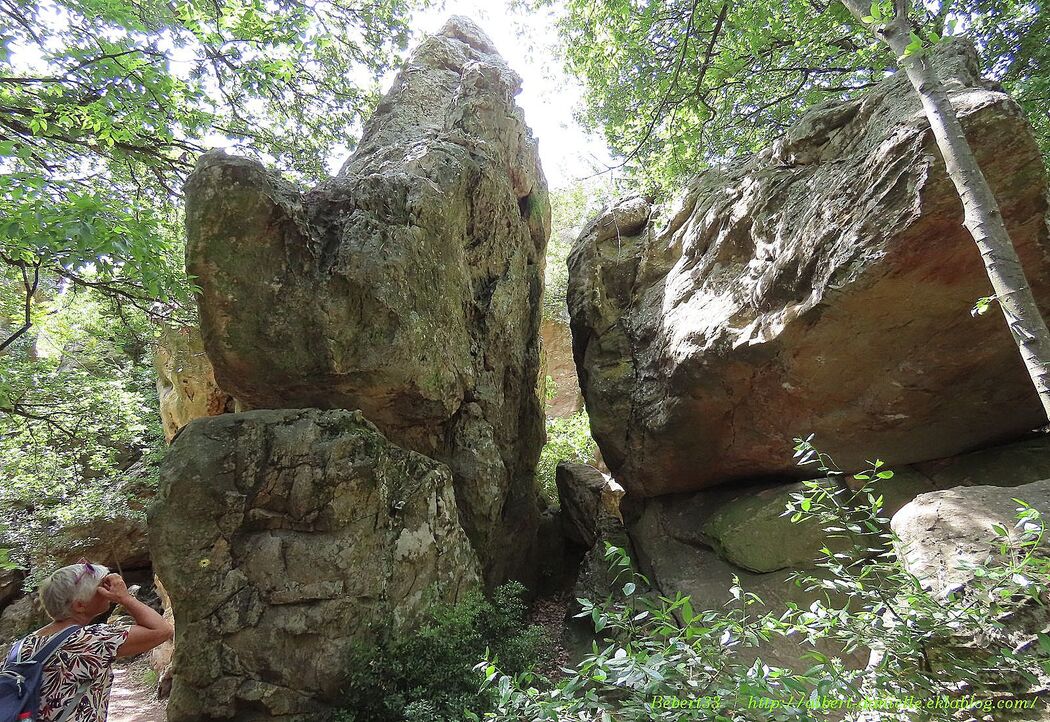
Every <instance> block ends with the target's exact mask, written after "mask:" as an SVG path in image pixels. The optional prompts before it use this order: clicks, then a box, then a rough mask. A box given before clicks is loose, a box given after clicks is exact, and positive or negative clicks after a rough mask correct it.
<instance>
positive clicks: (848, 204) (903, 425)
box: [568, 43, 1050, 496]
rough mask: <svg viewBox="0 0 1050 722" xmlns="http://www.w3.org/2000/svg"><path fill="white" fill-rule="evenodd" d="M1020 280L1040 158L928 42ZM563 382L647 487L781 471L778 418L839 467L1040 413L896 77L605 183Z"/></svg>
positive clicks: (995, 437) (948, 442)
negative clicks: (725, 156)
mask: <svg viewBox="0 0 1050 722" xmlns="http://www.w3.org/2000/svg"><path fill="white" fill-rule="evenodd" d="M936 62H937V63H938V66H939V68H940V69H941V75H942V77H944V78H946V79H948V81H949V90H950V96H951V98H952V100H953V103H954V104H955V106H956V108H957V110H958V112H959V114H960V116H961V118H962V122H963V125H964V127H965V128H966V130H967V133H968V135H969V137H970V140H971V141H972V144H973V147H974V150H975V152H976V154H977V156H978V160H979V162H980V163H981V166H982V168H983V169H984V172H985V174H986V176H987V177H988V180H989V182H990V183H991V185H992V188H993V189H994V191H995V192H996V195H997V197H998V200H999V203H1000V205H1001V208H1002V212H1003V216H1004V218H1005V220H1006V225H1007V227H1008V229H1009V230H1010V233H1011V235H1012V237H1013V240H1014V243H1015V245H1016V246H1017V249H1018V252H1019V254H1020V256H1021V258H1022V260H1023V262H1024V264H1025V268H1026V270H1027V273H1028V274H1029V280H1030V282H1031V284H1032V286H1033V289H1034V291H1035V294H1036V297H1037V298H1038V299H1040V301H1041V302H1044V303H1045V302H1047V301H1050V283H1048V281H1050V278H1048V270H1050V265H1048V262H1047V252H1048V251H1050V242H1048V231H1047V223H1046V210H1047V203H1046V192H1047V186H1046V177H1045V171H1044V168H1043V163H1042V160H1041V158H1040V155H1039V150H1038V148H1037V146H1036V143H1035V141H1034V139H1033V137H1032V135H1031V132H1030V129H1029V127H1028V125H1027V123H1026V121H1025V120H1024V117H1023V116H1022V113H1021V111H1020V109H1019V108H1018V106H1017V104H1016V103H1015V102H1014V101H1013V100H1012V99H1010V98H1009V97H1008V96H1006V95H1004V94H1003V93H1001V92H998V91H996V90H994V89H989V88H988V87H986V86H985V84H983V83H982V82H981V81H980V79H979V77H978V75H977V70H976V59H975V55H974V53H973V50H972V48H967V47H965V46H963V45H962V44H959V43H949V44H947V46H946V48H945V51H944V52H943V53H942V54H941V55H940V56H939V57H938V58H937V60H936ZM569 270H570V279H569V293H568V302H569V310H570V314H571V316H572V329H573V337H574V353H575V357H576V362H577V366H578V369H579V373H580V383H581V387H582V388H583V392H584V396H585V398H586V399H587V408H588V411H589V413H590V419H591V425H592V430H593V432H594V435H595V438H596V440H597V441H598V444H599V446H600V447H601V450H602V455H603V456H604V458H605V461H606V463H607V464H608V466H609V468H610V469H611V470H612V472H613V474H614V475H615V476H616V478H617V479H618V480H619V481H620V482H621V483H623V484H624V486H626V487H627V489H628V491H629V493H633V494H639V495H643V496H654V495H660V494H666V493H671V492H680V491H688V490H695V489H701V488H705V487H710V486H715V485H720V484H733V483H739V482H742V481H744V480H754V479H760V478H768V477H775V478H784V477H800V476H802V475H804V474H805V473H807V472H806V470H805V469H800V468H799V467H796V466H795V464H794V460H793V459H792V446H793V444H792V438H793V437H796V436H806V435H808V434H811V433H813V434H815V435H816V439H815V443H817V444H818V445H819V447H820V448H821V449H822V450H824V451H826V452H829V453H830V454H831V455H832V456H833V457H834V459H835V461H836V462H837V463H838V464H839V466H841V467H842V468H844V469H846V470H852V469H857V468H859V467H862V466H863V465H864V461H865V459H871V458H875V457H876V456H877V457H880V458H882V459H884V460H886V461H887V462H888V463H891V464H898V465H899V464H904V463H909V462H918V461H923V460H926V459H935V458H941V457H947V456H951V455H954V454H958V453H960V452H964V451H967V450H970V449H974V448H978V447H981V446H983V445H987V444H989V443H992V442H995V441H999V440H1007V439H1010V438H1013V437H1016V436H1018V435H1019V434H1021V433H1023V432H1025V431H1027V430H1029V429H1032V428H1034V427H1036V426H1039V425H1041V424H1045V423H1046V417H1045V416H1044V415H1043V413H1042V409H1041V407H1040V404H1039V402H1038V400H1037V397H1036V395H1035V392H1034V390H1033V387H1032V383H1031V381H1030V379H1029V377H1028V375H1027V373H1026V371H1025V369H1024V366H1023V365H1022V363H1021V360H1020V357H1019V354H1018V351H1017V349H1016V347H1015V345H1014V341H1013V339H1012V338H1011V336H1010V334H1009V332H1008V330H1007V327H1006V324H1005V323H1004V320H1003V318H1002V316H1001V314H1000V313H999V312H998V310H997V309H993V312H990V313H988V314H985V315H983V316H977V317H974V316H972V315H971V314H970V309H971V307H972V306H973V305H974V302H975V301H976V300H977V299H978V298H979V297H982V296H988V295H991V293H992V291H991V287H990V284H989V282H988V279H987V276H986V273H985V269H984V266H983V264H982V260H981V257H980V254H979V253H978V251H977V248H976V246H975V245H974V243H973V241H972V239H971V238H970V236H969V234H968V232H967V231H966V229H965V228H963V226H962V207H961V204H960V202H959V199H958V196H957V194H956V191H955V189H954V187H953V186H952V184H951V182H950V181H949V179H948V177H947V175H946V173H945V170H944V167H943V163H942V161H941V159H940V155H939V152H938V150H937V148H936V145H935V143H934V141H933V138H932V134H931V132H930V129H929V124H928V122H927V120H926V117H925V115H924V114H923V112H922V111H921V108H920V106H919V103H918V100H917V99H916V97H915V95H914V92H913V91H912V89H911V87H910V85H909V84H908V81H907V79H906V78H904V77H903V76H901V77H896V76H895V77H892V78H890V79H888V80H886V81H884V82H883V83H881V84H880V85H878V86H876V87H875V88H873V89H872V90H871V91H870V92H868V93H867V94H865V95H864V96H862V97H860V98H858V99H856V100H854V101H851V102H848V103H842V104H838V105H828V106H822V107H819V108H816V109H814V110H813V111H811V112H810V113H809V114H808V115H806V116H805V117H804V118H803V120H802V121H801V122H800V123H799V125H797V126H796V127H794V128H792V129H791V130H790V131H789V132H788V133H787V134H786V136H785V137H784V138H783V139H781V140H780V141H778V142H777V143H776V144H775V145H774V146H773V147H772V148H769V149H767V150H765V151H763V152H761V153H759V154H757V155H755V156H752V157H750V158H746V159H743V160H741V161H739V162H737V163H734V164H732V165H729V166H727V167H720V168H715V169H712V170H709V171H707V172H705V173H703V174H701V175H700V176H698V177H697V178H695V179H694V180H693V181H692V182H690V184H689V185H688V188H687V190H686V192H685V194H684V195H683V197H682V198H681V199H680V201H679V202H678V204H677V205H676V206H675V207H674V208H671V209H669V210H661V209H653V208H652V207H651V206H650V204H649V203H648V202H647V201H646V200H645V199H641V198H637V197H636V198H630V199H627V200H625V201H621V202H620V203H619V204H617V205H615V206H614V207H613V208H611V209H610V210H607V211H606V212H605V213H604V214H603V215H602V216H601V217H600V218H598V219H596V220H595V221H593V222H592V223H591V224H590V225H589V227H587V228H586V229H585V230H584V232H583V234H582V235H581V237H580V238H579V240H578V241H577V244H576V246H575V248H574V250H573V252H572V254H571V256H570V258H569Z"/></svg>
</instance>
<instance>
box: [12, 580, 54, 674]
mask: <svg viewBox="0 0 1050 722" xmlns="http://www.w3.org/2000/svg"><path fill="white" fill-rule="evenodd" d="M50 621H51V620H50V619H49V618H48V616H47V613H46V612H45V611H44V609H43V607H41V606H40V601H39V596H38V595H37V594H35V593H34V594H29V595H26V596H24V597H21V598H19V599H17V600H16V601H14V602H12V603H11V604H9V605H7V606H6V607H4V611H3V612H2V613H0V644H8V643H9V642H13V641H15V640H16V639H21V638H22V637H24V636H25V635H27V634H29V633H30V632H34V631H36V630H37V629H40V628H41V627H43V626H44V625H46V624H47V623H48V622H50ZM4 659H7V656H6V655H5V656H4Z"/></svg>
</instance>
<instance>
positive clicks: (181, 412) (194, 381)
mask: <svg viewBox="0 0 1050 722" xmlns="http://www.w3.org/2000/svg"><path fill="white" fill-rule="evenodd" d="M153 367H154V369H155V370H156V372H157V397H158V398H159V399H160V418H161V423H162V424H163V426H164V438H165V439H167V441H168V443H169V444H170V443H171V440H172V439H173V438H174V437H175V434H177V433H178V431H179V429H181V428H182V427H183V426H185V425H186V424H188V423H189V422H190V421H192V420H193V419H199V418H201V417H202V416H217V415H219V414H224V413H227V412H229V411H233V410H234V409H233V406H234V400H233V397H232V396H230V395H229V394H228V393H226V392H225V391H223V390H222V389H220V388H219V386H218V384H216V383H215V372H214V370H213V369H212V366H211V362H210V361H209V360H208V355H207V354H206V353H205V352H204V342H203V341H202V340H201V335H200V329H197V328H195V327H193V326H181V327H178V328H176V327H171V326H162V327H161V336H160V338H159V339H158V341H157V344H156V347H155V349H154V354H153Z"/></svg>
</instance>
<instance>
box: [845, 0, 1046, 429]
mask: <svg viewBox="0 0 1050 722" xmlns="http://www.w3.org/2000/svg"><path fill="white" fill-rule="evenodd" d="M844 3H845V5H846V7H847V8H849V10H850V12H851V13H852V14H853V15H854V16H855V17H856V18H857V19H858V20H861V18H863V17H864V16H866V15H867V14H868V11H869V8H868V7H866V6H865V5H864V4H863V2H860V0H844ZM909 10H910V8H909V2H908V0H895V13H894V17H893V19H891V20H889V21H888V22H886V23H885V24H883V25H875V26H874V27H873V30H874V33H875V35H876V36H877V37H878V38H879V39H880V40H882V41H883V42H884V43H886V45H888V46H889V48H890V50H892V51H893V53H894V55H896V56H897V58H899V59H900V63H901V64H902V66H903V67H904V70H905V72H906V73H907V74H908V79H909V80H910V81H911V84H912V87H914V88H915V92H916V93H917V94H918V95H919V99H920V100H921V101H922V107H923V109H924V110H925V111H926V117H927V118H928V119H929V121H930V128H931V129H932V130H933V135H934V138H935V139H936V141H937V147H938V148H940V151H941V155H942V156H943V158H944V165H945V167H946V168H947V170H948V176H949V177H950V178H951V180H952V183H954V184H955V189H956V190H957V191H958V193H959V198H960V199H961V200H962V205H963V212H964V216H963V225H964V226H965V227H966V229H967V230H968V231H970V235H972V236H973V240H974V242H975V243H976V244H977V248H978V250H979V251H980V252H981V257H982V258H983V259H984V266H985V269H986V270H987V271H988V279H989V280H990V281H991V282H992V289H993V290H994V292H995V298H996V300H997V301H998V302H999V306H1000V308H1002V311H1003V316H1005V317H1006V323H1007V325H1008V326H1009V328H1010V332H1011V333H1012V334H1013V337H1014V340H1015V341H1016V342H1017V348H1018V349H1019V350H1020V352H1021V358H1022V359H1023V360H1024V364H1025V366H1026V367H1027V369H1028V374H1029V376H1031V377H1032V383H1033V384H1035V389H1036V391H1037V392H1038V394H1039V400H1040V401H1042V403H1043V411H1044V412H1045V413H1046V414H1047V417H1048V418H1050V331H1047V327H1046V322H1045V321H1044V320H1043V317H1042V315H1041V314H1040V313H1039V308H1038V306H1036V303H1035V297H1034V296H1033V295H1032V289H1031V287H1030V286H1029V285H1028V279H1027V278H1025V275H1024V269H1023V268H1022V267H1021V260H1020V259H1019V258H1018V256H1017V250H1016V249H1015V248H1014V245H1013V242H1012V241H1011V240H1010V236H1009V234H1008V233H1007V231H1006V225H1005V224H1004V223H1003V217H1002V213H1001V212H1000V210H999V204H998V203H997V202H996V200H995V196H994V195H993V194H992V189H991V188H990V187H989V186H988V180H987V179H986V178H985V177H984V173H982V172H981V169H980V167H979V166H978V165H977V159H976V158H975V157H974V154H973V149H971V148H970V144H969V142H968V141H967V140H966V136H965V134H964V133H963V129H962V124H961V123H960V122H959V117H958V116H957V115H956V114H955V109H954V108H953V107H952V104H951V101H950V100H949V99H948V94H947V93H946V92H945V90H944V85H943V84H942V83H941V79H940V77H939V76H938V75H937V72H936V70H934V68H933V66H932V64H931V63H930V62H928V59H927V57H926V56H925V55H924V54H922V53H919V54H912V55H909V56H907V57H905V49H906V48H907V47H908V45H909V43H910V42H911V37H910V33H911V25H910V21H909ZM861 22H863V20H861Z"/></svg>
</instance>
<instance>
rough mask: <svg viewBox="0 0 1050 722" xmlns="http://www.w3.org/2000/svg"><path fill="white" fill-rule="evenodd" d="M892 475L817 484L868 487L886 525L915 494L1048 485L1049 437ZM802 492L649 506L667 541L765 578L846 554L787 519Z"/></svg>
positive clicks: (754, 491)
mask: <svg viewBox="0 0 1050 722" xmlns="http://www.w3.org/2000/svg"><path fill="white" fill-rule="evenodd" d="M892 471H893V476H892V477H891V478H889V479H874V480H872V481H870V482H863V481H859V480H856V479H853V478H852V477H849V476H846V477H836V478H835V479H820V480H818V481H819V482H820V483H821V484H823V485H825V486H828V487H831V486H833V485H835V484H846V486H847V487H849V488H850V489H852V490H857V489H860V488H861V487H862V486H863V485H864V484H865V483H868V484H870V487H871V488H872V489H873V491H874V493H875V494H876V495H877V496H880V497H882V499H883V506H882V509H881V512H880V513H881V515H882V516H884V517H886V518H889V517H891V516H893V515H894V514H896V513H897V511H898V510H900V509H901V508H902V507H903V506H904V505H905V504H908V502H910V501H912V499H914V498H915V497H917V496H918V495H920V494H925V493H928V492H933V491H937V490H941V489H951V488H953V487H962V486H975V485H990V486H997V487H1015V486H1022V485H1025V484H1031V483H1032V482H1035V481H1038V480H1040V479H1044V478H1048V477H1050V437H1048V436H1047V435H1045V434H1040V435H1038V436H1035V437H1033V438H1030V439H1025V440H1023V441H1018V442H1015V443H1012V444H1004V445H1002V446H996V447H992V448H989V449H982V450H980V451H975V452H971V453H969V454H962V455H959V456H954V457H951V458H948V459H936V460H934V461H928V462H923V463H919V464H913V465H911V466H900V467H896V468H894V469H893V470H892ZM805 488H806V487H805V486H804V485H803V484H802V483H801V482H798V483H791V484H759V485H755V486H749V487H746V488H743V489H739V488H734V487H716V488H714V489H705V490H702V491H696V492H687V493H682V494H669V495H666V496H661V497H656V498H654V499H652V501H651V503H652V504H653V506H654V507H655V508H659V509H660V510H661V511H660V513H661V515H662V517H663V518H664V520H665V524H664V526H665V528H666V530H667V531H668V533H670V534H671V535H672V536H674V537H676V538H678V539H679V540H680V541H683V542H685V543H687V544H694V545H701V546H706V547H709V548H711V549H712V550H714V551H715V552H716V553H717V554H718V555H719V557H721V558H722V559H724V560H725V561H727V562H729V563H731V564H733V565H735V566H737V567H740V568H742V569H746V570H748V571H751V572H757V573H766V572H773V571H777V570H779V569H799V568H804V567H808V566H811V565H812V564H813V562H814V561H816V560H817V559H821V558H823V555H822V554H821V552H820V550H821V548H822V547H824V546H830V547H832V548H833V549H834V548H835V547H836V545H842V546H846V544H845V541H844V540H841V539H830V538H829V537H828V535H827V534H826V533H825V532H824V530H823V529H822V528H821V527H820V525H819V524H818V523H817V522H816V521H814V520H805V521H800V522H798V523H794V522H792V521H791V515H785V514H784V512H785V510H786V509H787V505H788V503H789V502H790V501H791V500H792V496H793V495H796V494H800V493H802V492H804V491H805ZM858 503H864V500H863V499H858Z"/></svg>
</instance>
